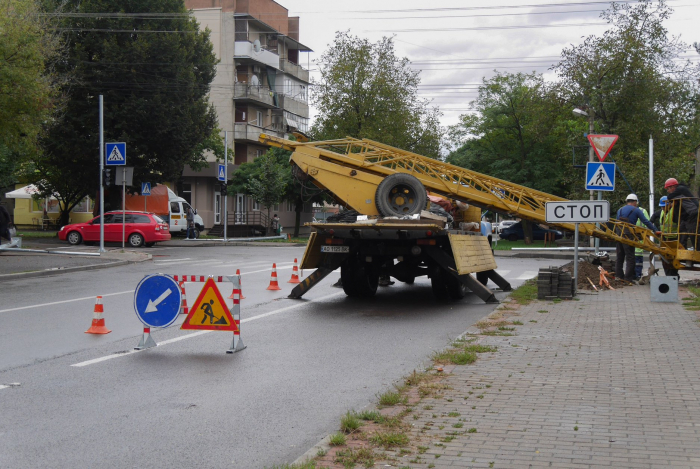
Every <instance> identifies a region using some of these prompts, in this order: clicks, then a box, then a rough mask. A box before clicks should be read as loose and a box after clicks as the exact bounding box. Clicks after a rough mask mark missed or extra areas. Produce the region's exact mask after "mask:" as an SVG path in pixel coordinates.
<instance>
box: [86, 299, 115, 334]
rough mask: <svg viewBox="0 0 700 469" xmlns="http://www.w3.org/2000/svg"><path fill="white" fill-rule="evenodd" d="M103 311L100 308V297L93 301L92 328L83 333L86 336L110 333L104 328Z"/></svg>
mask: <svg viewBox="0 0 700 469" xmlns="http://www.w3.org/2000/svg"><path fill="white" fill-rule="evenodd" d="M103 312H104V309H103V308H102V297H101V296H98V297H97V298H96V299H95V311H94V313H93V315H92V326H90V329H88V330H87V331H85V333H86V334H109V333H110V332H112V331H110V330H109V329H107V328H106V327H105V320H104V318H103V317H102V313H103Z"/></svg>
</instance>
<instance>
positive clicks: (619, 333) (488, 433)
mask: <svg viewBox="0 0 700 469" xmlns="http://www.w3.org/2000/svg"><path fill="white" fill-rule="evenodd" d="M578 298H579V300H578V301H562V302H558V303H552V302H546V301H535V302H533V303H531V304H529V305H527V306H520V307H519V308H518V311H517V313H518V314H519V316H517V317H512V318H510V319H511V320H519V321H521V322H523V325H522V326H518V327H517V336H512V337H484V336H482V337H481V339H480V341H479V343H482V344H489V345H496V346H498V352H496V353H492V354H482V355H480V358H479V360H478V361H477V362H476V363H475V364H473V365H469V366H457V367H454V369H452V370H450V374H449V376H448V377H447V378H446V380H445V381H444V383H445V384H448V385H449V387H450V389H448V390H445V391H444V393H443V394H442V396H439V397H429V398H425V399H423V400H422V401H421V403H420V405H419V407H418V408H417V409H416V411H415V413H416V415H417V416H418V418H417V420H412V419H410V418H408V419H407V420H406V421H407V422H411V423H412V424H413V427H412V428H413V429H412V430H411V432H410V433H411V434H410V437H411V439H412V441H418V440H421V441H423V443H417V444H419V445H425V446H427V448H428V449H427V450H424V451H425V452H424V453H422V454H420V455H419V458H420V459H418V460H416V454H415V453H413V454H410V455H404V456H401V457H399V461H400V463H398V464H396V465H395V466H396V467H412V468H415V467H434V468H435V469H439V468H468V467H495V468H527V467H557V468H569V467H572V468H573V467H576V468H583V467H615V468H659V467H663V468H667V467H674V468H676V467H686V468H698V467H700V402H699V401H698V396H699V395H700V325H699V323H698V316H697V315H696V313H695V312H693V311H687V310H685V309H684V308H683V307H682V306H681V304H680V303H651V302H650V295H649V287H645V286H634V287H627V288H624V289H621V290H616V291H605V292H601V293H599V294H589V295H580V296H579V297H578ZM544 311H546V312H544ZM533 321H537V322H533ZM468 332H472V333H475V334H476V333H478V332H479V330H478V329H476V328H473V329H470V331H468ZM446 371H448V370H446ZM479 396H482V397H479ZM426 409H428V410H426ZM450 413H451V414H450ZM450 415H451V416H450ZM460 424H461V425H460ZM456 428H458V429H459V430H461V431H463V430H465V429H469V428H476V433H466V434H461V435H459V436H455V438H454V439H452V440H451V441H450V438H449V433H450V432H452V433H453V434H455V433H461V432H455V430H456ZM446 437H447V438H446ZM446 440H447V441H446Z"/></svg>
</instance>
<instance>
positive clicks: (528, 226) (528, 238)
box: [521, 220, 532, 244]
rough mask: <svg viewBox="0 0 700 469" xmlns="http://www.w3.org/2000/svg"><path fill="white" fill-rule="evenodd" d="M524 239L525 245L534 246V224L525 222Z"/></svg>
mask: <svg viewBox="0 0 700 469" xmlns="http://www.w3.org/2000/svg"><path fill="white" fill-rule="evenodd" d="M521 223H522V224H523V237H524V238H525V244H532V222H531V221H530V220H523V221H522V222H521Z"/></svg>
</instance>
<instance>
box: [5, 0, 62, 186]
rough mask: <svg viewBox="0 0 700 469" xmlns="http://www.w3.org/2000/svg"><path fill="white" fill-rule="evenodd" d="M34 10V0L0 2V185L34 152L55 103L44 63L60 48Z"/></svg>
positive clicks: (14, 177)
mask: <svg viewBox="0 0 700 469" xmlns="http://www.w3.org/2000/svg"><path fill="white" fill-rule="evenodd" d="M40 12H41V8H40V4H39V2H38V1H37V0H4V1H3V2H0V122H1V123H2V124H1V125H0V187H4V186H8V185H10V184H12V183H15V182H17V175H18V173H19V172H20V170H22V169H23V165H25V164H26V163H27V162H28V161H30V160H31V159H33V158H35V157H36V156H37V155H38V154H39V152H40V148H39V145H38V139H39V135H40V133H41V130H42V126H43V124H44V122H45V121H46V120H47V119H49V118H50V117H51V115H52V113H53V108H54V105H55V98H56V92H55V84H56V81H55V80H56V77H55V75H54V74H53V73H51V72H50V71H49V70H48V69H47V67H46V64H47V62H50V61H51V60H52V59H54V58H55V57H57V56H58V54H59V53H60V50H61V49H60V41H59V40H58V38H57V37H56V36H55V35H54V34H53V33H52V32H51V29H50V27H49V21H48V20H47V19H46V18H45V17H43V16H41V15H40Z"/></svg>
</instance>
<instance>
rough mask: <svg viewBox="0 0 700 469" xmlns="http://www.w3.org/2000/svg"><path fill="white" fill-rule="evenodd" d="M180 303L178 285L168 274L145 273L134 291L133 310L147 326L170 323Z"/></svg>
mask: <svg viewBox="0 0 700 469" xmlns="http://www.w3.org/2000/svg"><path fill="white" fill-rule="evenodd" d="M181 303H182V294H181V293H180V286H179V285H178V284H177V282H176V281H175V280H174V279H173V278H172V277H170V276H169V275H164V274H152V275H147V276H146V277H144V278H143V280H141V281H140V282H139V284H138V286H137V287H136V291H135V292H134V311H136V316H138V318H139V320H140V321H141V322H142V323H143V324H144V325H146V326H148V327H168V326H169V325H171V324H172V323H173V322H175V319H177V317H178V316H179V314H180V304H181Z"/></svg>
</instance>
